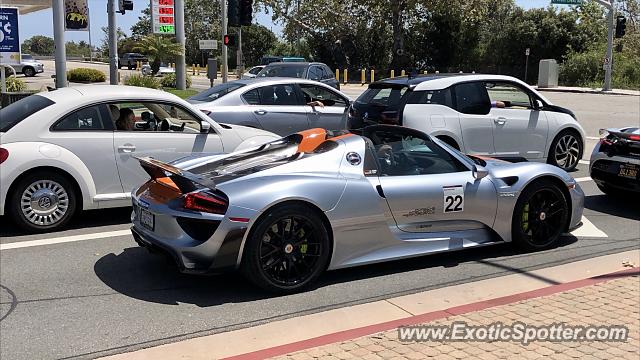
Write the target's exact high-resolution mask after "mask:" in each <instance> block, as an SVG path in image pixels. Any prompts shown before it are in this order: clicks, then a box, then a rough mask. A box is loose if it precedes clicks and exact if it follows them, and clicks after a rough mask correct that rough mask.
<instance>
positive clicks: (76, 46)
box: [65, 40, 91, 57]
mask: <svg viewBox="0 0 640 360" xmlns="http://www.w3.org/2000/svg"><path fill="white" fill-rule="evenodd" d="M65 50H66V53H67V56H70V57H89V56H90V55H91V48H90V47H89V44H88V43H87V42H85V41H84V40H81V41H79V42H77V43H76V42H75V41H68V42H67V43H66V44H65Z"/></svg>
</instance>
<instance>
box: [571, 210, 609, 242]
mask: <svg viewBox="0 0 640 360" xmlns="http://www.w3.org/2000/svg"><path fill="white" fill-rule="evenodd" d="M581 221H582V226H580V227H579V228H577V229H575V230H573V231H572V232H571V235H573V236H575V237H591V238H606V237H609V236H607V234H605V232H604V231H602V230H600V229H598V228H597V227H596V226H595V225H593V223H592V222H591V221H589V220H588V219H587V218H586V217H585V216H584V215H583V216H582V219H581Z"/></svg>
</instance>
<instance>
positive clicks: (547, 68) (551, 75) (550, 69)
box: [538, 59, 558, 88]
mask: <svg viewBox="0 0 640 360" xmlns="http://www.w3.org/2000/svg"><path fill="white" fill-rule="evenodd" d="M538 87H539V88H552V87H558V63H557V62H556V60H555V59H542V60H540V66H539V67H538Z"/></svg>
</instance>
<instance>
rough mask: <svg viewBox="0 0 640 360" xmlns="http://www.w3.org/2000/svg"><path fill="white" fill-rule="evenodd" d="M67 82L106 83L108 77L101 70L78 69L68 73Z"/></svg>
mask: <svg viewBox="0 0 640 360" xmlns="http://www.w3.org/2000/svg"><path fill="white" fill-rule="evenodd" d="M67 80H68V81H71V82H81V83H82V82H104V81H106V80H107V76H106V75H105V74H104V73H103V72H102V71H100V70H96V69H89V68H77V69H73V70H69V71H67Z"/></svg>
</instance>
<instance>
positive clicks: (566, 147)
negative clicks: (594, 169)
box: [555, 135, 580, 169]
mask: <svg viewBox="0 0 640 360" xmlns="http://www.w3.org/2000/svg"><path fill="white" fill-rule="evenodd" d="M579 156H580V144H579V143H578V139H576V138H575V136H573V135H565V136H563V137H561V138H560V140H559V141H558V143H557V144H556V148H555V160H556V164H558V166H560V167H561V168H563V169H568V168H571V167H573V166H574V165H576V164H577V163H578V160H580V159H579Z"/></svg>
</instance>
